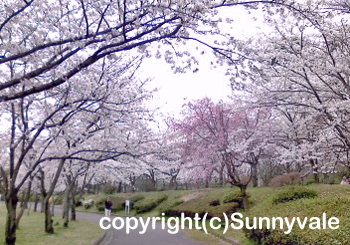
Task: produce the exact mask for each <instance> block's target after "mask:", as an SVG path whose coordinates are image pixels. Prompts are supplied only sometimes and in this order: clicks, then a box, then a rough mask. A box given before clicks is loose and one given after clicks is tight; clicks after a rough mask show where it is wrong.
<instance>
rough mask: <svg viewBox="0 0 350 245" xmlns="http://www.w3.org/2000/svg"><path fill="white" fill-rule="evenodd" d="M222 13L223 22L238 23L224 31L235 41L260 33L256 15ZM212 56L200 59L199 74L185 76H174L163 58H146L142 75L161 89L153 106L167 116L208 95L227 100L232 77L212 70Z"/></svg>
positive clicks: (220, 69) (235, 11)
mask: <svg viewBox="0 0 350 245" xmlns="http://www.w3.org/2000/svg"><path fill="white" fill-rule="evenodd" d="M253 13H254V14H255V16H254V17H257V15H256V14H259V13H258V11H253ZM221 14H222V18H223V19H225V16H231V17H233V18H234V19H235V22H234V23H233V24H231V25H230V26H227V30H225V31H227V32H228V31H230V32H232V33H233V34H234V36H235V37H236V38H239V39H243V38H246V37H251V36H254V35H256V33H258V32H260V30H259V29H258V28H259V27H258V25H257V22H254V21H253V20H252V17H253V16H252V15H249V14H248V13H247V12H246V11H245V10H244V9H243V8H241V7H234V8H230V9H228V11H225V12H223V13H221ZM193 45H194V44H193ZM196 45H197V44H196ZM196 45H194V46H196ZM194 46H193V47H194ZM187 47H189V49H190V47H191V45H186V48H187ZM208 51H209V50H208ZM190 52H191V51H190ZM213 57H214V56H213V55H212V54H206V55H203V56H200V57H199V58H198V60H199V62H200V64H199V66H198V71H196V72H193V71H189V72H187V73H186V74H174V73H173V72H172V70H171V68H170V65H168V64H166V63H165V61H164V60H163V59H159V60H158V59H155V58H149V59H146V60H145V61H144V63H143V65H142V67H141V70H142V72H141V76H143V78H145V77H150V78H152V79H153V80H152V82H151V83H150V84H151V86H152V87H157V88H159V92H157V94H156V96H155V97H154V100H153V102H152V105H153V106H155V107H160V108H161V112H162V113H163V114H165V115H168V114H169V115H175V116H176V115H177V114H178V113H179V111H180V110H181V106H182V105H183V104H184V103H185V102H187V101H191V100H194V99H201V98H203V97H205V96H207V97H210V98H212V99H213V100H214V101H218V100H220V99H223V100H227V97H228V96H229V95H231V89H230V83H229V77H227V76H225V75H224V74H225V68H224V67H218V68H215V69H211V68H210V65H209V63H210V61H212V60H213Z"/></svg>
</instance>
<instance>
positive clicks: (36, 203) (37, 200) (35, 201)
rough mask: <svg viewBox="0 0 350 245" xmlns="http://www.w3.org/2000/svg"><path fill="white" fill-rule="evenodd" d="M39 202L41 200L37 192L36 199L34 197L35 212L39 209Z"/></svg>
mask: <svg viewBox="0 0 350 245" xmlns="http://www.w3.org/2000/svg"><path fill="white" fill-rule="evenodd" d="M38 202H39V197H38V195H37V194H35V199H34V209H33V212H36V211H37V210H38Z"/></svg>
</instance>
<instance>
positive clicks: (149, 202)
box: [134, 195, 168, 214]
mask: <svg viewBox="0 0 350 245" xmlns="http://www.w3.org/2000/svg"><path fill="white" fill-rule="evenodd" d="M167 198H168V196H167V195H160V196H156V197H151V198H146V199H142V200H140V201H138V202H136V203H135V204H134V208H135V210H136V213H137V214H139V213H145V212H148V211H151V210H152V209H154V208H155V207H157V206H158V205H159V204H160V203H162V202H163V201H165V200H166V199H167Z"/></svg>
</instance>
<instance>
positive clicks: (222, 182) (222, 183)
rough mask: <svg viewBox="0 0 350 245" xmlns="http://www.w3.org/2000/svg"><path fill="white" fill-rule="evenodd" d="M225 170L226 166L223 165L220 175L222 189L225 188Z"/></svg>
mask: <svg viewBox="0 0 350 245" xmlns="http://www.w3.org/2000/svg"><path fill="white" fill-rule="evenodd" d="M224 169H225V165H224V164H222V166H221V168H220V173H219V185H220V186H221V187H224Z"/></svg>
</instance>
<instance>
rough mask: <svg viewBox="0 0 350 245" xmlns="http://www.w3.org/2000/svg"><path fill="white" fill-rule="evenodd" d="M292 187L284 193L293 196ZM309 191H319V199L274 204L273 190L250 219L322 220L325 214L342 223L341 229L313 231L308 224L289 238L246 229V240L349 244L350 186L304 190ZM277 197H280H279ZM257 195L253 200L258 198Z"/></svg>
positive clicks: (274, 243) (261, 199) (272, 244)
mask: <svg viewBox="0 0 350 245" xmlns="http://www.w3.org/2000/svg"><path fill="white" fill-rule="evenodd" d="M290 189H291V187H284V188H282V190H280V192H279V193H282V192H288V190H289V192H290ZM304 189H307V190H309V191H314V193H315V192H316V190H317V194H318V197H317V198H301V199H294V201H288V202H284V203H279V204H278V205H275V204H273V200H274V199H275V198H276V194H274V193H272V190H273V189H271V191H269V192H265V193H264V195H262V196H261V197H259V201H256V203H257V204H256V205H255V206H254V207H252V209H251V210H250V211H249V213H247V214H246V216H247V217H257V218H258V217H270V218H272V217H282V218H283V217H290V218H291V217H300V218H302V219H303V218H305V217H308V218H311V217H319V218H321V217H322V214H323V213H326V214H327V218H328V219H329V218H330V217H337V218H338V219H339V221H340V225H339V229H336V230H331V229H325V230H324V229H320V230H318V229H316V230H311V229H310V228H309V226H308V225H309V223H307V225H306V227H305V229H303V230H301V229H300V228H299V226H298V225H294V226H293V229H292V232H291V233H290V234H284V230H280V229H276V230H267V229H266V228H263V229H261V230H260V229H252V230H247V229H244V232H245V234H246V236H247V237H249V238H250V239H252V240H254V241H255V242H256V243H257V244H269V245H281V244H292V245H294V244H295V245H296V244H314V245H316V244H317V245H328V244H348V241H349V240H350V209H349V208H348V207H349V203H350V197H349V194H348V193H349V191H350V186H340V185H320V184H318V185H311V186H308V188H304ZM279 193H278V194H279ZM256 194H258V193H254V198H256Z"/></svg>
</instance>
